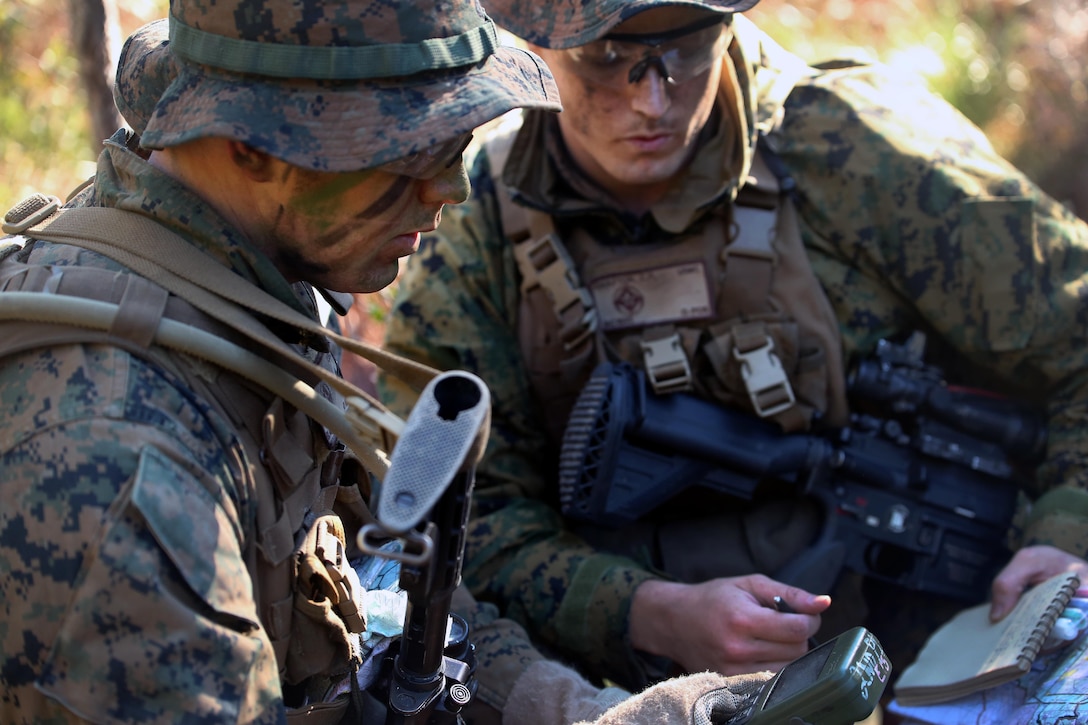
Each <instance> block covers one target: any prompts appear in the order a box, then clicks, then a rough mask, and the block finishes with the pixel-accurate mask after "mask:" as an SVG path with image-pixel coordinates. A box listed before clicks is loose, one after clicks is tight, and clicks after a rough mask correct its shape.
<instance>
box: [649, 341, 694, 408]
mask: <svg viewBox="0 0 1088 725" xmlns="http://www.w3.org/2000/svg"><path fill="white" fill-rule="evenodd" d="M639 345H640V346H641V347H642V363H643V367H645V368H646V377H648V378H649V379H650V385H652V386H653V389H654V392H655V393H657V394H658V395H665V394H668V393H683V392H687V391H690V390H692V384H691V365H690V364H689V363H688V356H687V355H686V354H685V353H684V346H683V344H681V342H680V334H679V333H677V332H674V333H673V334H671V335H669V336H668V337H662V338H658V339H657V340H649V341H647V340H640V341H639Z"/></svg>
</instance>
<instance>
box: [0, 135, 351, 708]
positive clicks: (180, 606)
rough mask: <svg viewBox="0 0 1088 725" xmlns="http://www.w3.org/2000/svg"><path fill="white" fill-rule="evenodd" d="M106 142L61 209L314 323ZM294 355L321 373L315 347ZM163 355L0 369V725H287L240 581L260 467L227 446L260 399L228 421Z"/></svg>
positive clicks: (222, 235) (60, 351) (252, 552)
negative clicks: (140, 223) (200, 261)
mask: <svg viewBox="0 0 1088 725" xmlns="http://www.w3.org/2000/svg"><path fill="white" fill-rule="evenodd" d="M124 143H125V138H124V137H123V136H122V135H121V134H120V132H119V135H117V136H115V137H114V138H113V139H110V140H109V141H108V142H107V144H106V150H105V151H104V152H103V154H102V156H101V157H100V160H99V167H98V172H97V174H96V177H95V179H94V184H93V186H92V187H90V188H89V189H87V190H85V191H84V192H83V193H82V194H81V195H80V197H78V199H77V201H76V202H75V205H78V206H108V207H116V208H120V209H125V210H129V211H135V212H139V213H141V214H144V215H146V216H148V217H151V218H153V219H154V220H155V221H157V222H159V223H161V224H163V225H165V226H167V227H169V228H170V229H171V230H173V231H174V232H176V233H178V234H179V235H181V236H182V237H184V238H185V239H187V240H189V241H190V242H191V243H192V244H194V245H196V246H197V247H199V248H200V249H202V250H204V251H206V252H207V253H209V254H210V255H212V256H213V257H215V258H216V259H218V260H219V261H220V262H221V263H222V264H223V265H224V266H227V267H229V268H230V269H232V270H233V271H234V272H236V273H237V274H238V275H239V279H240V280H244V282H242V283H243V284H253V285H257V286H259V287H261V288H263V289H264V290H266V291H268V292H269V293H271V294H273V295H275V296H276V297H277V298H278V299H280V300H282V301H283V302H285V303H287V304H290V305H291V306H292V307H294V308H295V309H296V310H299V311H300V312H302V313H304V314H309V315H311V316H314V315H315V312H314V307H313V301H312V292H309V294H310V296H311V298H310V299H307V298H306V296H305V294H304V293H303V291H302V290H301V288H299V290H298V293H297V294H296V288H293V287H292V286H291V285H290V284H289V283H288V282H287V281H286V280H285V279H284V278H283V276H282V275H281V274H280V273H279V272H278V271H277V270H276V269H275V268H274V267H273V266H272V264H271V262H270V261H269V260H268V259H267V258H266V257H264V256H263V255H261V254H259V253H258V252H257V251H256V250H255V249H254V248H253V247H252V246H251V245H250V244H249V243H248V242H247V241H245V240H244V239H243V237H242V236H241V234H240V233H239V232H238V231H237V230H235V229H233V228H231V227H230V226H229V225H228V224H227V222H226V221H225V220H224V219H222V218H221V217H219V216H218V215H217V214H216V213H214V212H213V211H212V209H211V208H210V207H209V206H208V205H207V204H206V203H204V202H202V201H201V200H200V199H199V198H198V197H196V196H195V195H194V194H192V193H191V192H189V191H188V190H187V189H185V188H184V187H181V186H179V185H178V184H177V183H176V182H175V181H173V180H172V179H171V178H169V177H168V176H166V175H165V174H163V173H162V172H161V171H158V170H157V169H155V168H153V167H152V166H151V165H150V164H148V163H147V162H146V161H144V160H143V159H142V158H141V157H140V156H139V155H137V154H136V153H133V152H132V151H129V150H128V149H127V148H126V147H125V145H124ZM17 257H18V258H19V259H20V260H21V261H22V262H25V263H28V264H33V265H47V268H51V269H54V270H58V271H59V270H61V269H63V268H66V267H69V266H70V265H79V266H82V267H95V268H101V269H105V270H117V269H120V267H119V266H118V265H117V264H115V263H114V262H112V261H110V260H108V259H106V258H104V257H101V256H99V255H97V254H94V253H92V252H88V251H85V250H81V249H79V248H76V247H72V246H69V245H61V244H54V243H49V242H43V241H37V242H31V243H29V244H28V245H27V246H26V248H25V249H24V251H23V252H22V253H19V254H18V255H17ZM306 290H307V291H308V290H309V288H308V287H307V288H306ZM0 304H3V293H0ZM292 342H294V341H292ZM306 352H307V354H309V355H310V356H311V359H313V360H314V361H315V362H318V364H324V365H327V366H335V365H336V361H335V356H334V355H333V354H331V353H330V352H329V351H328V350H325V351H324V352H319V351H316V350H307V351H306ZM164 355H165V356H166V357H165V358H162V359H164V360H165V361H166V364H165V365H158V364H156V360H155V359H150V358H146V357H144V356H140V355H135V354H131V353H129V352H127V351H125V350H124V349H122V348H120V347H113V346H109V345H95V344H87V345H81V344H66V345H58V346H53V347H49V348H41V349H34V350H31V351H29V352H23V353H17V354H15V355H11V356H8V357H6V358H4V359H2V360H0V391H2V392H0V399H2V401H3V409H4V415H3V416H2V417H0V512H2V513H0V532H2V536H0V568H2V569H3V570H4V572H5V575H4V577H3V578H2V580H0V581H2V583H0V597H2V599H3V601H4V608H5V615H4V628H3V632H2V633H0V663H2V670H3V672H4V675H3V677H2V678H0V721H3V722H5V723H23V722H67V721H71V720H74V719H75V717H77V716H78V717H79V718H84V719H87V720H92V721H94V722H103V723H104V722H135V721H140V722H197V721H199V722H241V721H245V722H262V723H279V722H284V721H285V708H284V695H283V692H282V690H281V685H280V674H279V672H278V669H277V658H276V653H275V651H274V649H273V645H272V641H270V638H269V635H268V632H267V629H266V624H267V623H266V622H264V621H263V620H262V617H260V616H259V615H258V604H257V602H256V594H255V589H256V586H255V584H254V582H253V581H252V578H251V571H253V569H252V566H251V565H252V562H253V561H254V560H256V559H257V557H258V556H259V555H260V552H258V550H257V541H258V537H257V535H256V531H255V528H256V522H257V520H258V512H257V509H258V507H259V505H260V503H261V502H260V501H258V497H257V496H256V493H257V492H256V491H255V490H254V475H253V473H252V471H253V469H254V468H260V467H261V466H262V464H263V462H264V460H265V456H264V453H265V451H263V450H262V451H261V456H260V458H261V461H260V462H258V461H257V460H254V459H255V458H256V457H257V456H256V451H255V450H254V449H253V448H252V447H250V446H247V445H246V444H244V441H245V440H246V439H247V436H248V433H247V432H246V431H247V429H249V428H252V427H254V426H255V427H257V428H258V429H259V427H260V425H261V417H260V415H263V413H264V411H265V410H266V409H267V405H268V402H267V400H268V399H270V398H271V397H274V396H271V395H270V394H267V393H265V394H263V395H262V393H261V392H255V393H252V394H251V395H254V396H255V398H254V399H255V400H256V401H257V405H259V406H260V407H259V408H258V409H257V410H259V412H260V415H259V416H258V418H257V420H256V421H248V422H247V421H243V420H241V419H240V418H239V417H237V416H239V415H241V414H242V413H240V411H246V412H247V413H250V414H251V413H253V409H252V408H246V407H245V406H244V405H242V404H241V403H240V402H239V400H242V398H241V397H239V398H238V399H236V400H234V401H233V402H232V403H227V402H225V401H223V400H210V399H208V397H207V395H206V391H207V390H210V389H220V388H217V387H211V388H203V389H194V388H193V387H192V386H190V385H188V384H186V382H185V380H186V379H193V377H195V378H203V379H205V380H207V381H208V382H209V384H210V383H211V382H212V381H214V380H216V378H217V376H218V374H217V372H216V371H215V370H214V369H212V368H211V367H210V366H207V365H202V364H201V363H200V362H199V361H198V360H196V359H195V358H189V357H188V356H185V355H182V354H180V353H165V352H164ZM184 371H188V372H189V373H193V372H194V371H195V376H190V377H189V378H186V377H184V375H183V374H182V373H183V372H184ZM216 384H218V383H216ZM262 392H264V391H262ZM246 400H248V398H246ZM261 400H264V403H263V404H262V403H261V402H260V401H261ZM228 411H229V413H228ZM250 417H252V416H250ZM292 420H294V418H292ZM265 422H266V423H267V422H268V421H267V419H265ZM301 426H302V427H301V430H302V431H303V432H302V434H301V437H302V438H304V439H306V440H305V445H306V446H308V447H309V454H308V455H310V456H311V458H309V459H306V460H309V461H312V462H313V465H318V466H320V464H321V462H322V461H323V460H325V459H327V458H328V452H329V450H330V449H331V448H332V447H334V446H335V441H334V440H333V439H332V438H331V436H329V435H328V434H327V433H326V432H325V430H324V429H323V428H321V427H320V426H317V425H316V424H315V423H313V422H312V421H308V420H307V419H305V418H304V417H303V418H302V420H301ZM292 453H295V451H292ZM269 455H270V460H271V458H274V456H273V455H272V453H271V452H270V454H269ZM295 460H296V463H297V462H298V461H300V460H302V459H300V458H296V459H295ZM267 503H268V505H272V503H271V502H267ZM345 666H346V662H345Z"/></svg>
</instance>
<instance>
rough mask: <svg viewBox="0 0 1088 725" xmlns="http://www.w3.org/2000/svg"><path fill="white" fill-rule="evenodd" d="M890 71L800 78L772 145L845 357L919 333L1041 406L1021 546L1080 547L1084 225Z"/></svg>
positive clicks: (1087, 262) (1084, 512) (1086, 488)
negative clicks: (837, 323) (794, 194)
mask: <svg viewBox="0 0 1088 725" xmlns="http://www.w3.org/2000/svg"><path fill="white" fill-rule="evenodd" d="M884 73H885V71H882V70H880V69H877V68H856V69H849V70H840V71H832V72H830V73H827V74H825V75H823V76H821V77H819V78H817V79H815V80H814V81H812V82H810V83H807V84H805V85H802V86H801V87H799V88H797V89H796V90H795V91H794V93H793V95H791V97H790V99H789V100H788V102H787V113H786V121H785V124H784V126H783V127H782V129H781V131H780V132H779V133H778V134H776V135H775V137H774V138H773V140H772V143H773V144H774V145H775V148H776V150H777V151H778V153H779V154H780V156H781V158H782V160H783V161H784V162H785V163H786V165H787V166H788V167H789V168H790V170H791V172H792V173H793V175H794V178H795V180H796V181H797V184H798V188H799V190H800V191H801V199H800V203H799V209H800V214H801V217H802V225H803V227H804V235H805V242H806V245H807V246H808V248H809V249H810V252H811V255H810V256H811V257H812V259H813V264H814V267H815V269H816V271H817V274H818V276H819V277H820V279H821V280H822V282H823V283H824V285H825V288H826V289H827V291H828V294H829V297H830V299H831V301H832V304H833V305H834V306H835V307H836V310H837V312H838V316H839V319H840V320H841V321H842V326H843V332H844V342H845V344H846V347H847V352H848V353H853V352H858V351H868V350H870V349H871V348H872V347H873V346H874V345H875V342H876V341H877V340H878V339H879V338H881V337H885V336H888V335H893V334H902V333H905V332H909V331H911V330H914V329H921V330H923V331H925V332H926V333H927V335H928V336H929V339H930V345H931V350H935V351H938V352H939V353H940V354H941V355H942V357H943V362H945V363H946V364H947V367H948V368H949V369H951V370H955V371H957V372H958V375H957V377H958V380H959V382H961V383H963V384H970V385H978V386H979V387H985V388H990V389H995V390H999V391H1003V392H1006V393H1009V394H1013V395H1016V396H1019V397H1021V398H1023V399H1025V400H1027V401H1030V402H1032V403H1034V404H1037V405H1040V406H1043V405H1045V406H1046V409H1047V412H1048V414H1049V448H1048V453H1047V457H1046V460H1045V461H1044V463H1043V464H1042V465H1041V467H1040V468H1039V470H1038V472H1037V477H1036V489H1035V490H1032V491H1029V492H1028V493H1029V495H1031V496H1032V497H1033V498H1035V497H1040V498H1038V500H1037V501H1036V502H1035V504H1034V509H1033V511H1032V512H1031V516H1030V518H1029V520H1028V523H1027V528H1026V531H1025V532H1024V543H1026V544H1030V543H1050V544H1054V545H1056V546H1059V547H1061V548H1063V549H1065V550H1067V551H1070V552H1073V553H1076V554H1078V555H1081V556H1085V555H1088V466H1086V464H1088V438H1086V437H1085V436H1084V427H1083V426H1084V421H1085V417H1086V410H1088V406H1086V403H1088V344H1086V340H1085V337H1086V331H1088V295H1086V294H1085V290H1086V289H1088V287H1086V282H1088V226H1086V224H1085V223H1084V221H1083V220H1081V219H1079V218H1077V217H1076V216H1074V215H1073V214H1072V213H1071V212H1070V211H1069V210H1068V209H1066V208H1065V207H1064V206H1062V205H1060V204H1058V203H1057V202H1055V201H1054V200H1053V199H1051V198H1049V197H1048V196H1046V195H1045V194H1044V193H1043V192H1042V191H1040V190H1039V189H1038V188H1037V187H1036V186H1035V185H1034V184H1033V183H1031V182H1030V181H1029V180H1028V179H1027V178H1026V177H1025V176H1024V175H1023V174H1022V173H1020V172H1019V171H1018V170H1016V169H1015V168H1014V167H1013V166H1012V165H1011V164H1009V163H1008V162H1007V161H1005V160H1004V159H1002V158H1001V157H1000V156H999V155H998V154H997V153H996V152H995V151H994V150H993V148H992V147H991V146H990V144H989V142H988V141H987V140H986V138H985V137H984V136H983V134H982V133H981V131H980V130H979V129H978V128H977V127H975V126H974V125H972V124H971V123H969V122H968V121H967V120H966V119H965V118H963V117H962V116H961V115H960V114H959V113H958V112H957V111H956V110H955V109H954V108H953V107H952V106H951V105H950V104H948V103H946V102H945V101H944V100H943V99H941V98H940V97H939V96H936V95H935V94H932V93H930V92H929V91H928V89H926V88H924V87H922V86H921V85H920V84H917V83H912V82H910V81H907V80H904V79H900V78H894V77H887V76H885V75H884Z"/></svg>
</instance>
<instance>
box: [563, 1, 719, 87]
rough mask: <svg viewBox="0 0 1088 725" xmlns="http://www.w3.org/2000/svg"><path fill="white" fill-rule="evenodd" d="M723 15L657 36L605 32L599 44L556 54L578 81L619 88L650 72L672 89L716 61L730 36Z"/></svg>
mask: <svg viewBox="0 0 1088 725" xmlns="http://www.w3.org/2000/svg"><path fill="white" fill-rule="evenodd" d="M730 19H731V16H729V15H713V16H710V17H707V18H704V19H702V20H699V21H697V22H694V23H690V24H688V25H684V26H682V27H679V28H676V29H675V30H670V31H667V32H664V33H660V34H643V33H637V34H636V33H609V34H608V35H606V36H604V37H603V38H601V39H600V40H594V41H593V42H591V43H587V44H585V45H580V46H578V47H576V48H569V49H567V50H564V51H560V57H562V58H563V59H564V62H565V65H566V67H567V68H568V69H569V70H570V71H571V72H573V73H574V74H576V75H578V76H579V77H581V78H583V79H585V80H587V81H590V82H593V83H598V84H600V85H605V86H612V87H613V88H621V87H624V86H625V85H627V84H629V83H638V82H639V81H641V80H642V78H643V77H644V76H645V75H646V71H648V70H649V69H650V68H654V69H656V70H657V72H658V73H660V74H661V77H662V78H663V79H665V80H666V81H667V82H668V83H670V84H672V85H677V84H680V83H683V82H685V81H689V80H691V79H692V78H695V77H697V76H699V75H701V74H703V73H705V72H706V71H707V70H708V69H709V68H710V67H711V66H712V65H713V64H714V63H716V62H717V61H719V60H721V57H722V55H723V54H724V53H725V48H726V46H727V45H728V42H729V39H730V38H731V35H732V34H731V33H729V32H727V31H728V28H729V24H728V22H729V20H730Z"/></svg>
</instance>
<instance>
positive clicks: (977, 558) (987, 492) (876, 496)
mask: <svg viewBox="0 0 1088 725" xmlns="http://www.w3.org/2000/svg"><path fill="white" fill-rule="evenodd" d="M923 348H924V338H921V339H920V338H919V337H918V336H917V335H916V336H914V337H912V338H911V339H910V340H909V341H908V342H907V343H904V344H903V345H895V344H893V343H890V342H888V341H881V343H880V345H878V347H877V351H876V354H875V355H874V357H873V358H872V359H867V360H864V361H862V362H861V363H859V364H858V365H857V367H856V368H855V369H854V370H853V371H852V372H851V374H850V375H849V376H848V381H847V388H848V394H849V395H850V398H851V402H852V408H853V409H854V411H855V412H854V413H852V415H851V419H850V424H849V425H848V426H847V427H844V428H836V429H831V430H828V431H826V432H823V433H820V434H815V433H812V434H809V433H783V432H782V431H781V430H780V429H779V427H778V426H776V425H775V424H773V423H771V422H769V421H765V420H763V419H760V418H757V417H755V416H754V415H752V414H750V413H747V412H743V411H740V410H733V409H730V408H727V407H724V406H722V405H719V404H717V403H713V402H710V401H707V400H703V399H701V398H698V397H696V396H694V395H690V394H685V393H673V394H669V395H664V396H657V395H655V394H654V393H653V391H652V390H649V389H648V388H647V385H646V381H645V379H644V377H645V376H644V375H643V373H642V372H641V371H639V370H636V369H635V368H633V367H631V366H630V365H627V364H612V363H604V364H602V365H600V366H599V367H598V368H597V369H596V370H595V371H594V373H593V375H592V376H591V378H590V380H589V382H588V383H587V384H586V386H585V388H584V389H583V391H582V393H581V395H580V397H579V399H578V401H577V403H576V404H575V407H574V410H573V412H572V414H571V417H570V421H569V423H568V427H567V430H566V432H565V434H564V439H563V445H562V452H561V455H560V465H559V487H560V504H561V509H562V511H563V513H564V514H565V515H566V516H568V517H570V518H571V519H574V520H576V521H581V522H588V523H592V524H595V525H597V526H602V525H603V526H607V527H621V526H624V525H626V524H629V523H632V522H634V521H637V520H639V519H642V518H643V517H645V516H647V515H649V514H651V513H652V512H653V511H654V510H655V509H657V508H658V507H659V506H661V505H662V504H664V503H666V502H668V501H670V500H671V499H673V498H674V497H676V496H677V495H679V494H680V493H682V492H684V491H685V490H687V489H689V488H692V487H704V488H708V489H711V490H713V491H717V492H720V493H723V494H726V495H728V496H731V497H735V498H738V499H742V500H751V499H752V498H753V497H755V496H756V494H757V492H758V491H759V490H760V488H761V484H764V483H766V482H769V481H776V482H779V484H780V483H781V482H784V483H785V484H787V485H788V486H789V487H790V489H791V490H793V491H795V492H796V493H797V494H798V495H803V496H810V497H812V498H814V499H815V500H817V501H819V502H820V504H821V505H822V508H823V510H824V514H825V516H824V522H825V523H824V526H823V528H822V532H821V534H820V538H819V540H818V541H817V542H815V544H814V545H813V546H812V547H811V548H810V549H809V550H808V551H807V552H806V555H807V556H805V557H802V559H803V561H804V562H805V566H808V565H811V564H813V563H815V562H819V563H820V564H821V565H825V564H826V565H827V566H829V567H830V570H831V572H832V577H831V578H830V580H829V581H827V584H828V585H830V584H831V583H833V579H834V577H835V576H837V575H838V573H839V572H840V571H841V570H842V569H843V568H848V569H850V570H853V571H855V572H859V573H861V574H864V575H866V576H869V577H874V578H877V579H881V580H884V581H889V582H893V583H895V584H898V585H901V586H903V587H907V588H909V589H913V590H918V591H922V592H931V593H934V594H939V595H942V596H948V597H952V598H955V599H960V600H964V601H972V602H977V601H981V600H982V599H983V598H984V597H985V596H986V593H987V592H988V591H989V584H990V581H991V580H992V578H993V576H994V575H995V574H996V573H997V571H998V570H999V569H1000V568H1001V566H1003V565H1004V564H1005V562H1006V561H1007V560H1008V558H1009V556H1010V555H1011V552H1010V551H1009V549H1008V546H1007V544H1006V537H1007V534H1008V529H1009V526H1010V524H1011V521H1012V517H1013V515H1014V513H1015V511H1016V507H1017V498H1018V495H1019V491H1020V489H1021V487H1022V484H1023V482H1024V478H1023V476H1024V474H1023V472H1022V467H1023V466H1027V465H1033V464H1035V463H1037V462H1038V461H1039V460H1041V458H1042V456H1043V454H1044V453H1045V447H1046V429H1045V426H1044V424H1043V422H1042V420H1041V418H1040V417H1039V416H1038V415H1036V414H1034V413H1033V412H1031V411H1028V410H1026V409H1024V408H1022V407H1021V406H1019V405H1017V404H1016V403H1014V402H1012V401H1010V400H1007V399H1004V398H998V397H996V396H992V395H989V394H985V393H977V392H968V391H960V390H956V389H953V388H950V387H948V386H947V385H945V383H944V382H943V380H942V377H941V374H940V371H939V370H938V369H937V368H934V367H932V366H927V365H925V364H924V363H923V362H922V360H921V354H922V349H923ZM874 412H877V413H878V414H874ZM779 484H776V485H779Z"/></svg>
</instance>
